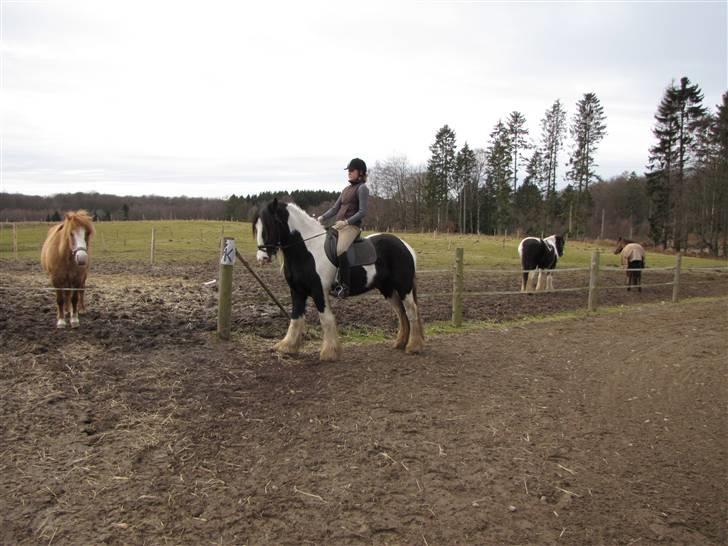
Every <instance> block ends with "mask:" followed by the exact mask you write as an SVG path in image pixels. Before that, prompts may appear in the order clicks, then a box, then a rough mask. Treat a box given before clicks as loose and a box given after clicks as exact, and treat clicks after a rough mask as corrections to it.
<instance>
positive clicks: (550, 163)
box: [541, 99, 566, 198]
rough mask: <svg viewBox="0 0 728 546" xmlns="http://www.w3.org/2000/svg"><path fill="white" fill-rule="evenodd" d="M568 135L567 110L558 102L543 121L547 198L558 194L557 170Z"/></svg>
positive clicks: (543, 153)
mask: <svg viewBox="0 0 728 546" xmlns="http://www.w3.org/2000/svg"><path fill="white" fill-rule="evenodd" d="M565 134H566V110H564V108H563V106H561V101H560V100H558V99H557V100H556V101H555V102H554V104H553V105H552V106H551V108H549V109H548V110H546V114H545V115H544V118H543V119H542V120H541V153H542V155H543V161H544V164H545V168H546V173H547V178H546V197H547V198H548V197H549V196H550V195H551V194H554V193H556V168H557V166H558V164H559V152H560V151H561V148H562V146H563V143H564V135H565Z"/></svg>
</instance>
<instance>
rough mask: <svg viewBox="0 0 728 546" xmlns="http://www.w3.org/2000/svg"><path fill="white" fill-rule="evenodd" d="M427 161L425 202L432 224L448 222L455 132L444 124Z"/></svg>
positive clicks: (438, 132) (437, 224)
mask: <svg viewBox="0 0 728 546" xmlns="http://www.w3.org/2000/svg"><path fill="white" fill-rule="evenodd" d="M430 152H431V154H432V155H431V156H430V159H429V160H428V161H427V183H426V188H425V204H426V206H427V208H428V212H429V214H430V226H431V227H440V226H441V225H442V224H443V222H444V223H445V224H447V209H448V190H449V189H450V187H451V186H452V180H453V175H454V173H455V132H454V131H453V130H452V129H450V127H448V126H447V125H444V126H443V127H442V128H441V129H440V130H439V131H437V134H436V135H435V142H434V143H433V144H432V145H431V146H430Z"/></svg>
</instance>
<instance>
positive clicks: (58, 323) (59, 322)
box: [56, 319, 66, 328]
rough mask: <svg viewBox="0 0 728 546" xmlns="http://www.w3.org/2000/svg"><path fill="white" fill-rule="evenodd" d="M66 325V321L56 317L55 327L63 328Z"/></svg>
mask: <svg viewBox="0 0 728 546" xmlns="http://www.w3.org/2000/svg"><path fill="white" fill-rule="evenodd" d="M65 327H66V321H65V320H64V319H58V322H56V328H65Z"/></svg>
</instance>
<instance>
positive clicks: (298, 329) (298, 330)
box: [273, 290, 307, 354]
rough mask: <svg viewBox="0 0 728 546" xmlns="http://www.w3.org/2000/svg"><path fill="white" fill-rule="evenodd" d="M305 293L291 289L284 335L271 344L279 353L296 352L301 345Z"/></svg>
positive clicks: (304, 319)
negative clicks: (289, 316)
mask: <svg viewBox="0 0 728 546" xmlns="http://www.w3.org/2000/svg"><path fill="white" fill-rule="evenodd" d="M306 298H307V296H306V294H302V293H300V292H296V291H294V290H291V300H292V303H293V305H292V313H291V322H290V323H289V324H288V331H287V332H286V335H285V337H284V338H283V339H282V340H280V341H279V342H278V343H276V344H275V345H274V346H273V349H274V350H276V351H278V352H279V353H286V354H296V353H297V352H298V351H299V350H300V349H301V345H303V331H304V328H305V326H306V317H305V314H306Z"/></svg>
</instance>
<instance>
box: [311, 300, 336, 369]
mask: <svg viewBox="0 0 728 546" xmlns="http://www.w3.org/2000/svg"><path fill="white" fill-rule="evenodd" d="M329 299H330V298H329V295H328V292H324V291H322V292H321V294H314V296H313V301H314V303H315V304H316V309H317V310H318V312H319V320H320V321H321V333H322V334H323V338H324V340H323V343H322V344H321V353H320V354H319V359H320V360H322V361H329V362H333V361H336V360H338V359H339V358H340V357H341V343H339V331H338V329H337V328H336V317H335V316H334V313H332V312H331V305H330V301H329Z"/></svg>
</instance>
